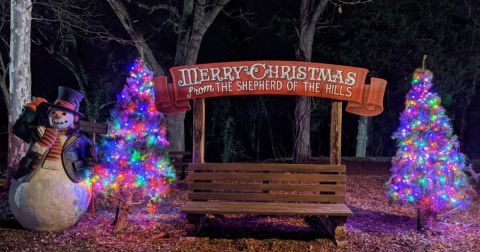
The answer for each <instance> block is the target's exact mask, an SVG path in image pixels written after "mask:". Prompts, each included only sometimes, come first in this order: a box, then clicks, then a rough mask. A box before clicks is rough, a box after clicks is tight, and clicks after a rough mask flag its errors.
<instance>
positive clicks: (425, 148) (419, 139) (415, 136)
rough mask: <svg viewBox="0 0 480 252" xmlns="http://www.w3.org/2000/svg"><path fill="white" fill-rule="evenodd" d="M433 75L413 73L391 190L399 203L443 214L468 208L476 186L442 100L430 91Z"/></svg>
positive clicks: (400, 131) (423, 72)
mask: <svg viewBox="0 0 480 252" xmlns="http://www.w3.org/2000/svg"><path fill="white" fill-rule="evenodd" d="M432 77H433V74H432V73H431V72H430V71H428V70H425V69H417V70H416V71H415V73H414V74H413V80H412V88H411V89H410V91H409V92H408V94H407V97H406V102H405V110H404V111H403V113H402V114H401V116H400V126H399V128H398V129H397V131H396V132H395V133H394V134H393V138H394V139H395V140H396V141H397V147H398V150H397V153H396V155H395V157H394V158H393V159H392V168H391V172H392V176H391V178H390V180H389V181H388V183H387V186H388V187H389V190H388V195H389V197H390V199H391V200H393V201H394V202H398V203H400V204H402V205H415V206H418V207H420V208H421V209H425V210H430V211H433V212H440V211H442V210H445V209H453V208H465V207H467V206H468V205H469V204H470V201H471V195H470V192H472V188H471V186H470V184H469V179H468V177H467V175H466V174H465V172H464V170H465V169H466V168H467V167H466V158H465V156H464V155H463V154H462V153H461V152H460V151H459V143H458V139H457V137H456V136H455V135H454V134H453V131H452V126H451V122H450V119H449V118H448V116H447V115H446V113H445V109H444V108H443V107H442V106H441V104H440V97H439V96H438V95H437V94H436V93H434V92H431V91H430V88H431V87H432Z"/></svg>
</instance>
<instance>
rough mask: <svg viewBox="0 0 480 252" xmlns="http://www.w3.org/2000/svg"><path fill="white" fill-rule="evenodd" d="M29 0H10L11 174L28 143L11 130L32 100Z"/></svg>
mask: <svg viewBox="0 0 480 252" xmlns="http://www.w3.org/2000/svg"><path fill="white" fill-rule="evenodd" d="M31 21H32V2H31V1H30V0H12V1H11V22H10V59H11V63H10V69H9V79H10V87H9V89H10V97H11V99H10V106H9V111H8V161H7V167H8V171H9V172H10V173H11V174H13V173H14V172H15V171H16V167H17V165H18V162H19V161H20V158H21V157H22V156H23V155H24V153H25V152H26V151H27V148H28V144H27V143H25V142H23V141H22V140H20V139H19V138H18V137H16V136H15V135H14V134H13V132H12V127H13V125H14V124H15V121H16V120H17V119H18V117H19V116H20V114H21V113H22V108H23V106H24V105H25V104H26V103H27V102H29V101H30V100H31V92H32V80H31V71H30V41H31V39H30V31H31Z"/></svg>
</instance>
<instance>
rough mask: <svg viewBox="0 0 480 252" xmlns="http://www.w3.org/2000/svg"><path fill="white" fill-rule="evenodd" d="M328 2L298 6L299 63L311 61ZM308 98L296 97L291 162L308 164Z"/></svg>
mask: <svg viewBox="0 0 480 252" xmlns="http://www.w3.org/2000/svg"><path fill="white" fill-rule="evenodd" d="M327 3H328V0H302V2H301V4H300V23H299V27H298V31H299V43H298V48H297V50H296V58H297V60H300V61H311V60H312V47H313V40H314V36H315V25H316V23H317V21H318V19H319V17H320V15H321V14H322V13H323V11H324V10H325V7H326V6H327ZM311 99H312V98H310V97H298V98H297V103H296V105H295V141H294V151H293V161H294V162H295V163H309V162H310V156H311V152H310V115H311V113H310V112H311V111H310V110H311V103H312V102H311Z"/></svg>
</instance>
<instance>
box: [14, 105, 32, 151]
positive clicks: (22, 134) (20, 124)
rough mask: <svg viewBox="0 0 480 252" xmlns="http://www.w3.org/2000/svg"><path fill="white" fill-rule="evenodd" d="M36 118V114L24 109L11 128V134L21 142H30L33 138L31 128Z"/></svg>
mask: <svg viewBox="0 0 480 252" xmlns="http://www.w3.org/2000/svg"><path fill="white" fill-rule="evenodd" d="M36 117H37V112H35V111H33V110H31V109H30V108H25V110H24V111H23V112H22V114H20V116H19V117H18V119H17V121H16V122H15V125H14V126H13V133H14V134H15V135H16V136H18V137H19V138H20V139H22V140H23V141H25V142H27V143H28V142H30V139H31V138H32V137H33V136H34V134H33V131H32V129H31V126H32V125H33V123H34V122H35V119H36ZM37 140H38V139H37Z"/></svg>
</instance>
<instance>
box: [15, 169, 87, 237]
mask: <svg viewBox="0 0 480 252" xmlns="http://www.w3.org/2000/svg"><path fill="white" fill-rule="evenodd" d="M90 198H91V190H90V188H89V187H88V186H87V182H86V181H84V182H81V183H74V182H72V181H71V180H70V179H69V178H68V177H67V174H66V173H65V171H64V169H63V167H61V166H60V167H58V166H57V169H54V170H52V169H45V168H39V169H38V170H37V171H36V172H35V174H33V176H32V177H31V178H30V179H29V180H28V181H27V182H20V181H17V180H12V184H11V187H10V192H9V204H10V209H11V210H12V212H13V215H14V216H15V218H16V219H17V220H18V222H20V224H21V225H22V226H23V227H24V228H26V229H30V230H35V231H59V230H64V229H66V228H69V227H71V226H73V225H75V223H77V221H78V220H79V219H80V217H81V216H82V214H84V213H85V211H86V210H87V208H88V204H89V203H90Z"/></svg>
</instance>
